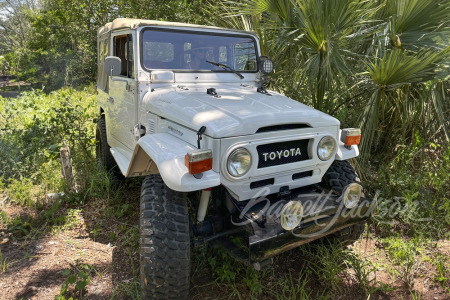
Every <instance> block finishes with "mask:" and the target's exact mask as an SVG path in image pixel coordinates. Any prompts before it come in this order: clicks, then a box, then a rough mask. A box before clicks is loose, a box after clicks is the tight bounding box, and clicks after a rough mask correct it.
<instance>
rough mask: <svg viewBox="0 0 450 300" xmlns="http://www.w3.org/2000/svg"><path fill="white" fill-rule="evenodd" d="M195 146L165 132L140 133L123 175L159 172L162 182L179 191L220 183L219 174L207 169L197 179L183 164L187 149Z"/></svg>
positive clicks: (199, 188)
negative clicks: (140, 135)
mask: <svg viewBox="0 0 450 300" xmlns="http://www.w3.org/2000/svg"><path fill="white" fill-rule="evenodd" d="M195 149H196V148H195V147H193V146H192V145H189V144H187V143H186V142H184V141H182V140H180V139H178V138H176V137H174V136H173V135H171V134H169V133H156V134H149V135H146V136H143V137H142V138H140V139H139V141H138V142H137V145H136V148H135V149H134V152H133V156H132V158H131V162H130V165H129V167H128V171H127V173H126V176H127V177H128V176H141V175H146V174H157V173H159V174H160V175H161V177H162V179H163V180H164V183H165V184H166V185H167V186H168V187H169V188H171V189H172V190H175V191H179V192H191V191H198V190H202V189H205V188H210V187H214V186H218V185H220V174H219V173H216V172H214V171H213V170H209V171H206V172H203V176H202V177H201V178H200V179H197V178H195V177H194V176H193V175H191V174H189V171H188V169H187V167H186V166H185V165H184V157H185V155H186V153H187V152H188V151H191V150H195Z"/></svg>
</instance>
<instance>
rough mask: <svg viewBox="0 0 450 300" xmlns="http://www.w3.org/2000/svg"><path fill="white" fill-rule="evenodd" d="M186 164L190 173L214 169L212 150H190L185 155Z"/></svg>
mask: <svg viewBox="0 0 450 300" xmlns="http://www.w3.org/2000/svg"><path fill="white" fill-rule="evenodd" d="M184 164H185V165H186V167H187V168H188V170H189V174H198V173H202V172H206V171H208V170H211V169H212V151H211V150H196V151H189V152H188V153H187V154H186V156H185V157H184Z"/></svg>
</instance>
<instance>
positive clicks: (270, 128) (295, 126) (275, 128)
mask: <svg viewBox="0 0 450 300" xmlns="http://www.w3.org/2000/svg"><path fill="white" fill-rule="evenodd" d="M310 127H311V126H309V125H308V124H303V123H299V124H281V125H272V126H266V127H261V128H259V129H258V130H257V131H256V133H262V132H270V131H280V130H291V129H301V128H310Z"/></svg>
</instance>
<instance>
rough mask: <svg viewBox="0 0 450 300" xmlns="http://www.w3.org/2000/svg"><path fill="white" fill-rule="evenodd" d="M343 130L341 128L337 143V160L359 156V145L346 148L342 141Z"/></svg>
mask: <svg viewBox="0 0 450 300" xmlns="http://www.w3.org/2000/svg"><path fill="white" fill-rule="evenodd" d="M341 133H342V130H340V129H339V138H338V141H337V142H338V144H337V152H336V160H347V159H350V158H355V157H357V156H359V148H358V145H352V146H351V148H350V149H347V148H345V145H344V143H343V142H341Z"/></svg>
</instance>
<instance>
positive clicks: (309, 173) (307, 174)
mask: <svg viewBox="0 0 450 300" xmlns="http://www.w3.org/2000/svg"><path fill="white" fill-rule="evenodd" d="M311 176H313V171H306V172H300V173H295V174H294V175H292V180H297V179H300V178H305V177H311Z"/></svg>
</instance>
